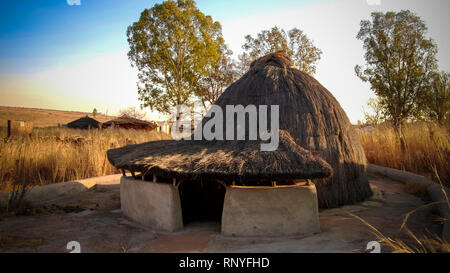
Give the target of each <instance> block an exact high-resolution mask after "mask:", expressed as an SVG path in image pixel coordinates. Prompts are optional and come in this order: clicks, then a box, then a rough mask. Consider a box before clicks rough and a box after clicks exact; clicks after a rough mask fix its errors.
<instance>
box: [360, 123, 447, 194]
mask: <svg viewBox="0 0 450 273" xmlns="http://www.w3.org/2000/svg"><path fill="white" fill-rule="evenodd" d="M358 131H359V136H360V139H361V143H362V145H363V147H364V150H365V153H366V157H367V160H368V161H369V162H370V163H373V164H377V165H381V166H386V167H390V168H395V169H399V170H405V171H409V172H412V173H416V174H420V175H424V176H427V177H429V178H431V179H433V180H435V181H436V179H437V177H436V175H435V174H434V171H433V168H434V167H436V170H437V173H438V175H439V177H440V178H441V180H442V181H443V183H444V184H445V185H446V186H450V166H449V162H450V135H449V132H448V130H447V129H446V128H443V127H439V126H437V125H431V124H425V123H415V124H409V125H407V126H406V127H405V128H404V139H405V142H406V150H405V151H402V148H401V146H400V142H399V141H398V138H397V137H396V135H395V133H394V130H393V129H392V127H390V126H389V125H387V124H384V125H380V126H378V127H377V128H374V129H373V130H367V129H366V130H358Z"/></svg>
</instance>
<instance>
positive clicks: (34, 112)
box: [0, 106, 115, 127]
mask: <svg viewBox="0 0 450 273" xmlns="http://www.w3.org/2000/svg"><path fill="white" fill-rule="evenodd" d="M86 115H89V116H90V117H92V118H94V117H93V116H92V113H84V112H75V111H73V112H72V111H59V110H49V109H37V108H22V107H7V106H0V127H6V126H7V121H8V120H24V121H31V122H33V125H34V127H53V126H58V124H61V125H62V124H67V123H69V122H71V121H73V120H76V119H79V118H81V117H84V116H86ZM113 118H115V117H113V116H105V115H99V114H97V115H96V116H95V119H96V120H98V121H100V122H106V121H108V120H111V119H113Z"/></svg>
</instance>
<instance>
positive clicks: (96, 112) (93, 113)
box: [92, 108, 98, 118]
mask: <svg viewBox="0 0 450 273" xmlns="http://www.w3.org/2000/svg"><path fill="white" fill-rule="evenodd" d="M97 114H98V111H97V108H94V110H92V115H93V116H94V118H95V116H96V115H97Z"/></svg>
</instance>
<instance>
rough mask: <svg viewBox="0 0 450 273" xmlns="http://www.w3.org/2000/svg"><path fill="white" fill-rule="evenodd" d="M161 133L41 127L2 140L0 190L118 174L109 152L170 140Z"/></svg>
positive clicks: (6, 190)
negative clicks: (110, 150)
mask: <svg viewBox="0 0 450 273" xmlns="http://www.w3.org/2000/svg"><path fill="white" fill-rule="evenodd" d="M168 138H169V136H168V135H166V134H163V133H159V132H154V131H152V132H146V131H137V130H124V129H105V130H75V129H68V128H40V129H39V128H38V129H35V130H34V131H33V135H32V136H31V137H20V138H17V139H9V140H2V141H1V142H0V192H8V191H11V190H12V189H13V185H14V184H16V185H17V184H19V185H20V184H23V183H26V184H28V185H30V186H37V185H44V184H49V183H55V182H62V181H70V180H75V179H82V178H89V177H93V176H102V175H107V174H113V173H117V170H116V169H115V168H114V167H113V166H112V165H111V164H110V163H109V162H108V160H107V158H106V151H107V150H108V149H111V148H115V147H121V146H124V145H127V144H134V143H142V142H146V141H151V140H159V139H168Z"/></svg>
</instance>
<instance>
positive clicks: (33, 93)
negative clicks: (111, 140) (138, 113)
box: [0, 0, 450, 123]
mask: <svg viewBox="0 0 450 273" xmlns="http://www.w3.org/2000/svg"><path fill="white" fill-rule="evenodd" d="M196 2H197V6H198V8H199V9H200V10H201V11H202V12H203V13H205V14H207V15H211V16H212V17H213V19H214V20H216V21H219V22H220V23H221V25H222V33H223V36H224V39H225V42H226V43H227V44H228V46H229V47H230V48H231V49H232V50H233V53H234V56H235V57H237V55H238V54H240V53H241V52H242V48H241V46H242V44H243V43H244V37H245V35H247V34H251V35H256V34H257V33H258V32H260V31H261V30H264V29H270V28H272V27H273V26H275V25H276V26H278V27H281V28H284V29H285V30H289V29H291V28H294V27H297V28H299V29H301V30H303V31H304V32H305V33H306V34H307V35H308V37H309V38H310V39H312V40H313V42H314V44H315V45H316V46H317V47H318V48H320V49H321V50H322V51H323V54H322V56H321V60H320V61H319V63H318V65H317V72H316V74H315V75H314V77H315V78H316V79H317V80H318V81H319V82H321V84H322V85H323V86H325V87H326V88H327V89H328V90H329V91H330V92H331V93H332V94H333V95H334V96H335V97H336V99H337V100H338V101H339V103H340V104H341V106H342V107H343V108H344V110H345V111H346V113H347V115H348V116H349V118H350V121H351V122H353V123H356V122H357V120H360V119H362V118H363V108H362V107H363V105H365V104H366V102H367V100H368V99H369V98H371V97H374V94H373V92H372V91H371V90H370V86H369V85H368V84H367V83H363V82H362V81H361V80H360V79H359V78H358V77H357V76H356V75H355V72H354V67H355V65H356V64H360V65H362V64H364V59H363V55H364V50H363V47H362V41H360V40H357V39H356V34H357V32H358V30H359V23H360V21H361V20H363V19H369V18H370V13H371V12H373V11H383V12H386V11H390V10H393V11H400V10H402V9H409V10H411V11H413V12H415V13H416V14H417V15H418V16H420V17H421V18H422V19H423V20H424V21H425V23H426V24H427V26H428V36H429V37H432V38H433V39H434V40H435V42H436V43H437V45H438V48H439V53H438V60H439V68H440V69H441V70H447V71H448V70H450V48H449V46H448V44H449V42H450V41H449V37H448V30H447V27H448V26H450V17H449V16H448V12H449V11H450V1H448V0H428V1H426V0H315V1H312V0H305V1H300V0H296V1H295V0H277V1H270V0H254V1H250V0H247V1H243V0H228V1H212V0H198V1H196ZM155 3H161V1H149V0H147V1H144V0H47V1H33V0H21V1H16V0H7V1H2V7H1V9H0V105H1V106H19V107H34V108H47V109H57V110H72V111H85V112H92V110H93V108H97V109H98V111H100V112H102V113H106V112H107V113H108V114H109V115H115V114H117V113H118V111H119V110H120V109H124V108H127V107H129V106H136V107H139V105H140V102H139V101H138V99H137V89H136V82H137V71H136V70H135V69H134V68H132V67H131V65H130V62H129V60H128V58H127V52H128V49H129V47H128V43H127V39H126V29H127V27H128V26H129V25H130V24H132V23H133V22H135V21H137V20H138V19H139V16H140V13H141V11H142V10H144V9H145V8H151V7H152V6H153V5H154V4H155ZM145 110H146V111H147V110H148V109H145ZM147 112H148V114H147V119H163V118H164V116H162V115H159V114H158V113H155V112H150V111H147Z"/></svg>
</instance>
